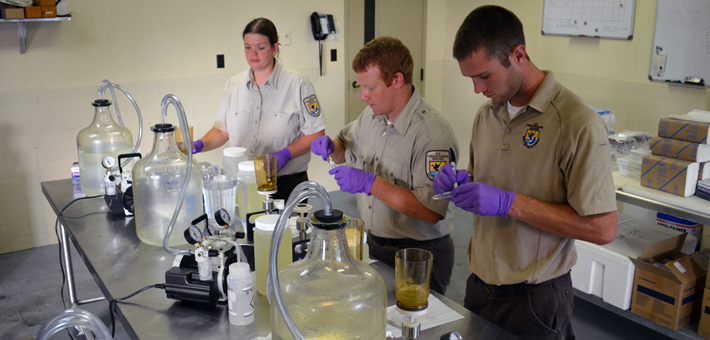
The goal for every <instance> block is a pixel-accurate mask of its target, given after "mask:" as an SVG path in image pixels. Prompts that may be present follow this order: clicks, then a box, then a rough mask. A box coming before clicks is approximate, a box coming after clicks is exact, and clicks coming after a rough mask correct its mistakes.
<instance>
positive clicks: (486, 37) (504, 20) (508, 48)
mask: <svg viewBox="0 0 710 340" xmlns="http://www.w3.org/2000/svg"><path fill="white" fill-rule="evenodd" d="M518 45H525V33H523V23H522V22H520V19H518V17H517V16H515V14H513V12H511V11H509V10H507V9H505V8H503V7H500V6H493V5H488V6H481V7H478V8H476V9H474V10H473V11H471V13H469V14H468V16H467V17H466V19H464V21H463V23H461V27H459V30H458V32H456V39H455V40H454V58H456V60H457V61H463V60H466V59H467V58H468V57H470V56H471V54H473V53H474V52H477V51H479V49H481V48H485V51H486V52H488V54H489V55H490V56H491V57H495V58H498V60H499V61H500V63H501V64H502V65H503V66H505V67H506V68H507V67H510V60H509V59H508V58H509V56H510V52H512V51H513V49H514V48H515V47H516V46H518ZM528 59H530V58H528Z"/></svg>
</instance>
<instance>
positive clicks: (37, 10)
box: [25, 6, 42, 18]
mask: <svg viewBox="0 0 710 340" xmlns="http://www.w3.org/2000/svg"><path fill="white" fill-rule="evenodd" d="M41 17H42V8H41V7H39V6H32V7H25V18H41Z"/></svg>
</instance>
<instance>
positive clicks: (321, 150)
mask: <svg viewBox="0 0 710 340" xmlns="http://www.w3.org/2000/svg"><path fill="white" fill-rule="evenodd" d="M334 150H335V144H333V141H332V140H331V139H330V137H328V136H320V137H318V138H316V139H315V140H314V141H313V142H312V143H311V152H313V153H314V154H316V155H318V156H321V157H323V160H324V161H327V160H328V155H330V154H331V153H332V152H333V151H334Z"/></svg>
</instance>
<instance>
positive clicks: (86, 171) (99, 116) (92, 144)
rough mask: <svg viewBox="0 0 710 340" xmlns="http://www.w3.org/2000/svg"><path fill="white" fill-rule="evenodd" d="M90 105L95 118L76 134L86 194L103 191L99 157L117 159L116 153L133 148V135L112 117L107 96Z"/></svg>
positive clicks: (100, 159)
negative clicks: (92, 107)
mask: <svg viewBox="0 0 710 340" xmlns="http://www.w3.org/2000/svg"><path fill="white" fill-rule="evenodd" d="M91 105H92V106H94V120H93V121H92V122H91V124H90V125H89V126H87V127H85V128H83V129H81V130H80V131H79V133H78V134H77V136H76V148H77V153H78V156H79V173H80V179H81V191H83V192H84V193H85V194H87V195H103V194H104V176H105V174H106V169H104V168H103V166H102V165H101V161H102V160H103V159H104V157H106V156H113V157H114V159H118V155H119V154H124V153H131V152H133V135H131V131H129V130H128V128H126V127H124V126H121V125H120V124H118V123H116V122H115V121H114V120H113V117H111V111H109V106H111V102H110V101H109V100H108V99H96V100H95V101H93V102H92V103H91Z"/></svg>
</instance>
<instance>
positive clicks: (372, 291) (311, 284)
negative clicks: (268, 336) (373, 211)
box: [271, 210, 387, 340]
mask: <svg viewBox="0 0 710 340" xmlns="http://www.w3.org/2000/svg"><path fill="white" fill-rule="evenodd" d="M308 223H309V225H310V227H311V228H312V234H311V240H310V243H309V245H308V255H306V257H305V258H304V259H303V260H301V261H298V262H294V263H292V264H290V265H288V266H287V267H286V268H284V269H282V270H281V271H280V272H279V281H280V285H281V295H282V296H283V298H284V302H285V303H286V306H287V307H288V310H289V313H290V314H291V318H292V319H293V321H294V323H295V325H296V327H297V328H298V330H299V331H300V332H301V334H302V335H303V337H304V338H305V339H329V340H337V339H343V340H345V339H347V340H351V339H368V340H369V339H384V338H385V328H386V327H385V321H386V308H387V290H386V288H385V282H384V280H383V279H382V276H381V275H380V274H379V273H377V271H376V270H375V269H374V268H372V267H370V266H369V265H368V264H366V263H364V262H361V261H357V260H354V259H353V258H352V256H351V255H350V251H349V249H348V244H347V240H346V237H345V227H346V226H347V224H348V223H350V218H349V217H348V216H347V215H344V214H343V213H342V212H341V211H339V210H333V213H332V215H331V216H326V215H325V214H324V213H323V210H319V211H317V212H315V213H313V214H311V216H310V217H309V219H308ZM271 332H272V338H273V339H274V340H276V339H292V336H291V334H290V333H289V331H288V329H287V328H286V325H285V323H284V322H283V320H282V318H281V314H280V313H279V310H278V308H277V307H276V306H275V302H274V300H273V294H272V301H271Z"/></svg>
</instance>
